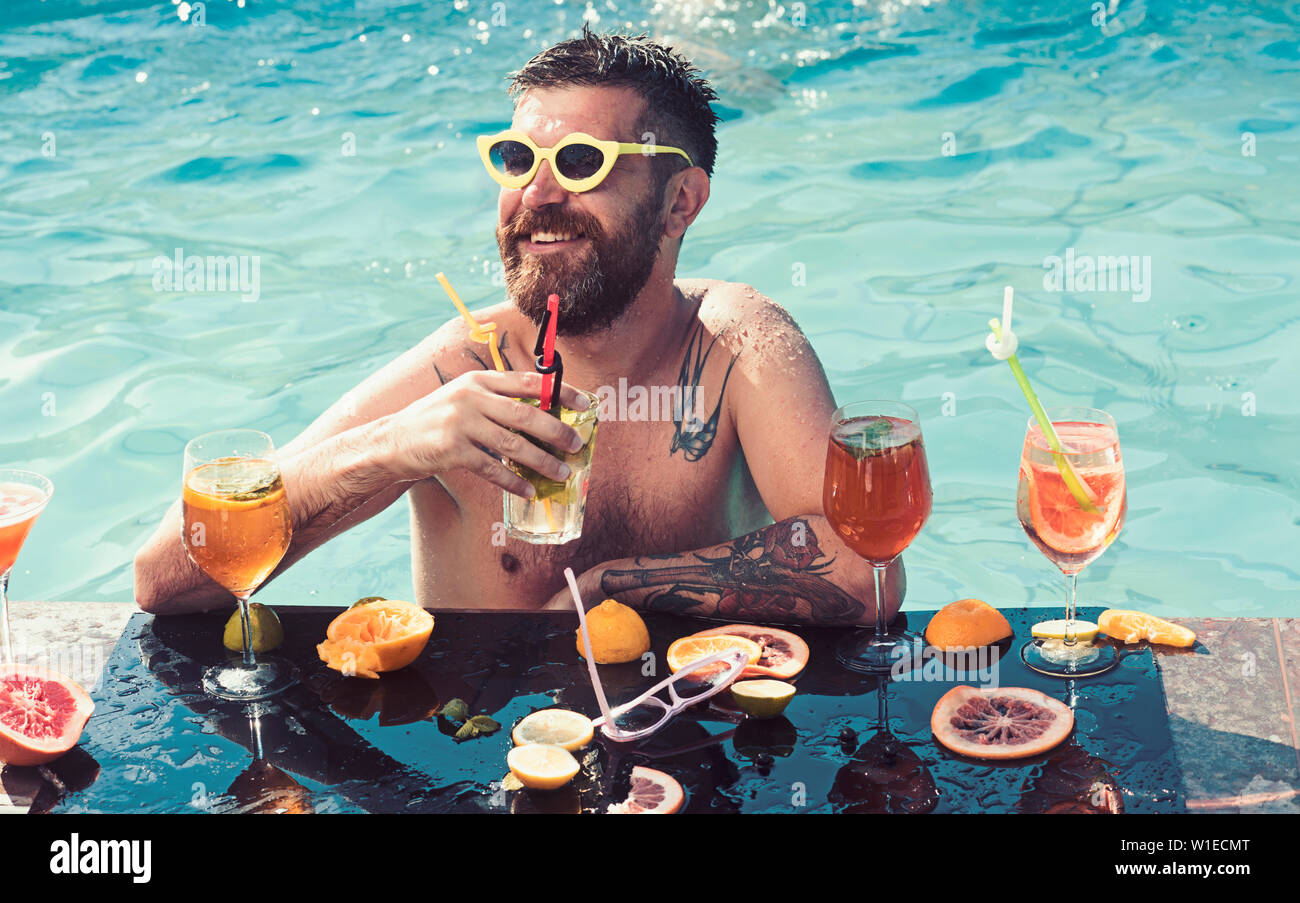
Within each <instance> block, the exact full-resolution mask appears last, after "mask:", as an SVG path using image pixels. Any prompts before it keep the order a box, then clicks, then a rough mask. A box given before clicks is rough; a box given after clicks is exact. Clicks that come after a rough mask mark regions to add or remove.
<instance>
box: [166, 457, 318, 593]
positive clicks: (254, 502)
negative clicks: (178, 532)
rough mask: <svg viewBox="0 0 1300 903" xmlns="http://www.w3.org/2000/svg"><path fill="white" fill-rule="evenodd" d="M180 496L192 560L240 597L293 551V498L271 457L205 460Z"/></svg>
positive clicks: (187, 479) (194, 472) (193, 472)
mask: <svg viewBox="0 0 1300 903" xmlns="http://www.w3.org/2000/svg"><path fill="white" fill-rule="evenodd" d="M181 498H182V507H183V513H184V518H185V537H186V547H187V548H188V550H189V554H190V558H192V559H193V560H194V563H195V564H197V565H198V566H199V568H200V569H202V571H203V572H204V573H205V574H207V575H208V576H209V577H211V578H212V579H213V580H215V581H217V583H220V584H221V585H222V586H224V587H225V588H226V589H228V590H230V591H231V592H232V593H234V594H235V595H236V596H244V595H248V594H251V593H252V592H253V590H255V589H257V588H258V587H259V586H261V585H262V582H263V581H264V580H266V578H267V577H269V576H270V575H271V572H272V571H273V570H275V567H276V565H278V564H279V563H280V560H281V559H282V558H284V553H285V552H286V551H288V549H289V540H290V539H291V538H292V537H293V525H292V522H291V521H290V518H289V502H288V499H287V498H286V497H285V494H284V481H283V480H281V479H280V473H279V471H278V470H277V469H276V467H275V465H274V464H273V463H271V462H269V461H263V460H259V459H246V458H221V459H218V460H216V461H213V462H211V463H209V464H201V465H199V466H198V467H195V468H194V469H193V470H191V471H190V472H189V474H187V475H186V477H185V485H184V488H183V491H182V496H181Z"/></svg>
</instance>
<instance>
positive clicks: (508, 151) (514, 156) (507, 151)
mask: <svg viewBox="0 0 1300 903" xmlns="http://www.w3.org/2000/svg"><path fill="white" fill-rule="evenodd" d="M488 159H489V160H491V161H492V166H493V167H495V168H496V170H497V171H498V172H502V173H505V174H506V175H508V176H521V175H523V174H524V173H526V172H528V170H529V169H531V168H532V165H533V152H532V150H531V149H530V148H529V147H528V145H526V144H521V143H520V142H518V141H498V142H497V143H496V144H494V145H492V149H491V150H490V151H488Z"/></svg>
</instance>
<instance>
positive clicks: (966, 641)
mask: <svg viewBox="0 0 1300 903" xmlns="http://www.w3.org/2000/svg"><path fill="white" fill-rule="evenodd" d="M1011 632H1012V631H1011V623H1010V622H1009V621H1008V620H1007V618H1006V615H1004V614H1002V612H1000V611H998V610H997V609H996V608H994V607H993V606H992V605H989V604H988V603H987V602H981V601H980V600H979V599H958V600H957V601H956V602H951V603H949V604H948V605H945V606H944V607H943V608H941V609H939V610H938V611H937V612H935V613H934V617H933V618H931V619H930V624H929V626H927V627H926V628H925V639H926V642H928V643H929V644H930V645H931V646H935V647H937V648H939V649H944V650H948V649H969V648H971V647H972V646H991V645H993V644H994V643H996V642H998V641H999V640H1004V639H1006V638H1007V637H1009V636H1011Z"/></svg>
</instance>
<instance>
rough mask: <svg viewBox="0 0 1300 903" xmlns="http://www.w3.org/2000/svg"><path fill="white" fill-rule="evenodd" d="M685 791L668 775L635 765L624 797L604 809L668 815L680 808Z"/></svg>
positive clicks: (618, 812) (628, 813) (611, 813)
mask: <svg viewBox="0 0 1300 903" xmlns="http://www.w3.org/2000/svg"><path fill="white" fill-rule="evenodd" d="M685 800H686V792H685V791H684V790H682V785H681V784H679V783H677V780H676V779H675V778H673V777H672V776H671V775H667V774H664V773H663V772H662V771H656V770H655V769H653V768H646V767H645V766H643V765H637V766H635V767H634V768H633V769H632V789H631V791H630V792H629V793H628V795H627V799H625V800H623V802H621V803H615V804H614V805H612V806H610V807H609V808H608V809H606V810H605V812H606V813H608V814H610V815H671V814H672V813H674V812H676V811H677V810H678V809H680V808H681V807H682V803H683V802H684V801H685Z"/></svg>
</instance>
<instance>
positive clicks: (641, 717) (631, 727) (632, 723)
mask: <svg viewBox="0 0 1300 903" xmlns="http://www.w3.org/2000/svg"><path fill="white" fill-rule="evenodd" d="M666 714H667V710H666V709H665V708H664V707H663V706H662V705H655V704H653V703H642V704H641V705H638V706H635V707H633V708H631V709H629V710H628V711H626V712H623V713H622V714H620V715H618V716H617V717H616V718H615V719H614V727H615V728H617V729H618V730H620V731H623V732H624V733H628V734H630V733H632V732H634V731H643V730H645V729H647V728H651V727H654V726H655V725H656V724H658V723H659V722H660V721H663V720H664V716H665V715H666Z"/></svg>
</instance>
